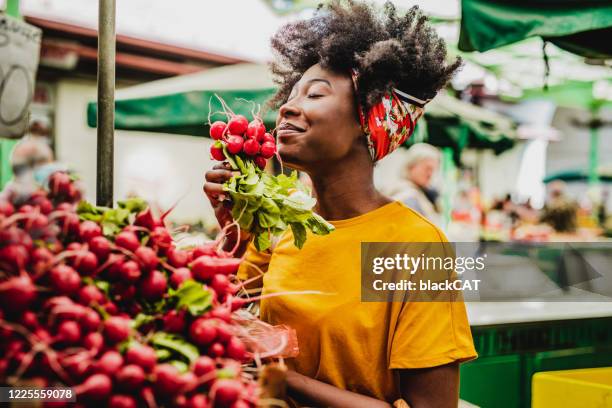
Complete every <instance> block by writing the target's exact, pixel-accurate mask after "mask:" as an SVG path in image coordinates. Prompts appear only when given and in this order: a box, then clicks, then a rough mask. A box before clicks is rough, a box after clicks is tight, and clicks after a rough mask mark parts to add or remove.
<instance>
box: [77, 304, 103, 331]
mask: <svg viewBox="0 0 612 408" xmlns="http://www.w3.org/2000/svg"><path fill="white" fill-rule="evenodd" d="M80 323H81V327H82V328H83V330H85V331H94V330H98V329H99V328H100V323H102V319H101V318H100V315H99V314H98V312H96V311H95V310H93V309H89V310H87V311H86V312H85V313H84V314H83V316H82V317H81V320H80Z"/></svg>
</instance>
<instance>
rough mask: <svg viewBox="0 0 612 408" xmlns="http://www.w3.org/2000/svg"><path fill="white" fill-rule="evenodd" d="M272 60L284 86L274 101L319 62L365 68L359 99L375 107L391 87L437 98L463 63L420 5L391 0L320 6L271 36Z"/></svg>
mask: <svg viewBox="0 0 612 408" xmlns="http://www.w3.org/2000/svg"><path fill="white" fill-rule="evenodd" d="M271 44H272V51H273V54H274V59H273V62H272V63H271V64H270V67H271V70H272V74H273V77H274V81H275V83H277V84H278V85H279V88H278V91H277V93H276V95H275V96H274V97H273V98H272V100H271V101H270V102H271V104H272V105H273V106H276V107H278V106H280V105H281V104H283V103H284V102H285V101H286V100H287V98H288V96H289V93H290V92H291V90H292V88H293V86H294V85H295V83H296V82H297V81H298V80H299V79H300V78H301V76H302V75H303V74H304V72H305V71H306V70H307V69H308V68H310V67H311V66H313V65H315V64H317V63H319V64H321V65H322V66H323V67H324V68H326V69H329V70H331V71H334V72H339V73H342V72H346V73H349V72H350V70H351V69H356V70H357V71H358V72H359V76H358V79H357V81H358V83H357V89H358V94H357V98H358V102H359V104H360V105H361V106H364V107H366V108H369V107H371V106H372V105H374V104H375V103H376V102H377V101H379V100H380V98H381V97H382V96H383V95H384V94H385V93H386V92H388V91H389V90H390V89H391V88H398V89H400V90H402V91H404V92H407V93H409V94H411V95H413V96H415V97H417V98H419V99H424V100H427V99H430V98H433V97H434V96H435V95H436V93H437V92H438V90H440V89H441V88H443V87H444V86H445V85H446V84H447V83H448V81H449V80H450V79H451V78H452V76H453V74H454V73H455V71H457V70H458V69H459V67H460V66H461V63H462V62H461V59H459V58H457V59H456V60H455V61H454V62H451V63H450V64H449V63H447V61H446V58H447V55H446V45H445V43H444V41H443V40H442V39H441V38H440V37H438V35H437V34H436V32H435V31H434V30H433V29H432V28H431V26H430V25H429V24H428V23H427V17H426V16H425V15H424V14H423V13H422V12H421V10H420V9H419V8H418V7H416V6H414V7H412V8H411V9H410V10H409V11H408V12H407V13H406V14H404V15H401V14H398V12H397V10H396V8H395V6H394V5H393V4H392V3H390V2H387V3H385V5H384V7H383V8H382V10H381V9H376V8H374V7H373V6H371V5H369V4H367V3H365V2H361V1H353V0H345V1H341V0H333V1H332V2H331V3H329V4H327V5H325V6H324V5H319V7H318V9H317V11H316V13H315V15H314V16H313V17H312V18H310V19H308V20H299V21H295V22H291V23H288V24H286V25H284V26H283V27H282V28H281V29H280V30H279V31H278V32H277V33H276V34H275V35H274V36H273V37H272V40H271Z"/></svg>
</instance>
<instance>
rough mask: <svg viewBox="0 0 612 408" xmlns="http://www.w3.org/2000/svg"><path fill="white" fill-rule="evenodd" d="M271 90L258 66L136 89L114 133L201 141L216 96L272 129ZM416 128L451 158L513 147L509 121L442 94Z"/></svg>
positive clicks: (124, 93) (91, 113) (123, 98)
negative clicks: (178, 136)
mask: <svg viewBox="0 0 612 408" xmlns="http://www.w3.org/2000/svg"><path fill="white" fill-rule="evenodd" d="M275 89H276V88H275V87H274V83H273V82H272V79H271V78H270V74H269V71H268V69H267V67H266V66H265V65H261V64H237V65H230V66H225V67H220V68H213V69H210V70H206V71H203V72H199V73H195V74H190V75H183V76H180V77H174V78H168V79H163V80H159V81H153V82H149V83H145V84H142V85H136V86H133V87H129V88H125V89H122V90H119V91H117V96H116V107H115V128H116V129H123V130H141V131H149V132H163V133H175V134H184V135H192V136H206V135H208V129H207V126H206V123H208V116H209V114H210V119H211V121H214V120H217V119H225V116H224V115H223V114H222V113H220V112H221V111H222V105H221V102H220V101H219V100H218V99H217V97H216V95H218V96H219V97H221V98H222V99H223V100H224V101H225V102H226V104H227V106H228V107H229V108H230V109H231V110H232V111H233V112H234V113H237V114H244V115H245V116H247V117H251V116H252V111H257V110H258V109H259V107H261V112H262V115H261V116H262V118H263V119H264V121H265V122H266V124H268V125H272V126H273V124H274V122H275V120H276V111H274V110H272V109H267V108H266V102H267V100H268V99H269V98H270V97H271V96H272V95H273V94H274V92H275ZM247 101H250V102H247ZM87 113H88V115H87V116H88V124H89V126H92V127H95V126H96V104H95V103H90V104H89V106H88V112H87ZM424 122H427V125H425V123H424ZM418 128H419V132H418V134H419V135H420V136H419V137H414V138H413V139H415V140H418V141H427V142H429V143H431V144H434V145H437V146H441V147H452V148H453V150H455V151H456V152H460V151H461V150H462V149H463V148H465V147H475V148H492V149H494V150H495V151H496V152H501V151H504V150H506V149H508V148H509V147H512V145H513V144H514V133H515V130H514V129H515V124H514V123H513V122H512V121H511V120H510V119H508V118H506V117H505V116H502V115H499V114H496V113H494V112H491V111H487V110H485V109H482V108H479V107H477V106H474V105H471V104H469V103H466V102H462V101H460V100H458V99H456V98H453V97H451V96H449V95H447V94H445V93H441V94H440V95H438V96H437V97H436V98H435V99H434V100H433V101H432V102H431V103H430V104H429V105H428V106H427V110H426V114H425V121H423V120H421V122H420V125H419V127H418Z"/></svg>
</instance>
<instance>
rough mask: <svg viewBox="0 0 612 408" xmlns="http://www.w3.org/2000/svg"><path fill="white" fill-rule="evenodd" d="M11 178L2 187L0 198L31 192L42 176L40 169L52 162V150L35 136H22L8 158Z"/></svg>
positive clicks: (24, 194) (40, 181) (41, 180)
mask: <svg viewBox="0 0 612 408" xmlns="http://www.w3.org/2000/svg"><path fill="white" fill-rule="evenodd" d="M10 163H11V169H12V171H13V179H12V180H11V181H10V182H9V183H8V184H7V185H6V186H5V187H4V190H2V193H0V198H8V197H15V196H16V197H20V196H26V195H29V194H31V193H32V192H33V191H34V190H35V189H36V188H37V185H39V184H42V182H43V181H44V178H45V177H44V176H43V174H42V173H41V171H40V170H42V169H44V168H45V167H46V166H47V165H49V164H51V163H53V151H52V150H51V148H50V147H49V145H48V143H47V142H46V141H45V140H44V139H42V138H39V137H37V136H30V135H27V136H24V137H23V138H22V139H21V140H20V141H19V142H18V143H17V144H16V145H15V147H14V148H13V151H12V153H11V158H10Z"/></svg>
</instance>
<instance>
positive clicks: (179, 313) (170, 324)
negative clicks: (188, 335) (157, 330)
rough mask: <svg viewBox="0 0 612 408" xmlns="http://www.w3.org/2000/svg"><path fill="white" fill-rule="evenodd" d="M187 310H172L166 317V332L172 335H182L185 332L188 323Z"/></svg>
mask: <svg viewBox="0 0 612 408" xmlns="http://www.w3.org/2000/svg"><path fill="white" fill-rule="evenodd" d="M185 315H186V311H185V310H170V311H168V312H167V313H166V314H165V315H164V318H163V320H164V330H165V331H167V332H170V333H181V332H183V331H184V330H185V327H186V324H187V321H186V319H185Z"/></svg>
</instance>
